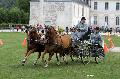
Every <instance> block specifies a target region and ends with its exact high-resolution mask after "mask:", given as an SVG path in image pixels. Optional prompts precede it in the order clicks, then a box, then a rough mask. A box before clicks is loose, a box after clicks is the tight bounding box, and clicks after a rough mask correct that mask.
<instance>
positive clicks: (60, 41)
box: [42, 27, 72, 67]
mask: <svg viewBox="0 0 120 79" xmlns="http://www.w3.org/2000/svg"><path fill="white" fill-rule="evenodd" d="M46 39H47V43H46V45H45V52H44V53H43V55H42V61H44V55H45V54H46V53H49V58H48V61H47V62H46V64H45V67H47V66H48V64H49V62H50V60H51V58H52V56H53V55H54V53H56V57H57V53H59V54H60V57H61V56H65V55H66V54H67V53H68V54H69V52H70V48H71V43H72V41H71V38H70V36H69V35H63V36H61V35H57V31H56V30H55V29H54V27H49V28H48V29H47V32H46ZM65 50H66V51H67V52H66V51H65ZM57 59H58V57H57ZM65 62H66V61H65Z"/></svg>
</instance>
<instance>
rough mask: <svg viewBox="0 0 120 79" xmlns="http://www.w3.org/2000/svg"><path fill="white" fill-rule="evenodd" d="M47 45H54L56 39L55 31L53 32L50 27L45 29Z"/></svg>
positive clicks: (53, 29) (52, 28)
mask: <svg viewBox="0 0 120 79" xmlns="http://www.w3.org/2000/svg"><path fill="white" fill-rule="evenodd" d="M45 37H46V39H47V41H48V42H47V43H49V44H54V43H55V38H56V37H57V31H56V30H55V28H54V27H52V26H50V27H47V31H46V35H45Z"/></svg>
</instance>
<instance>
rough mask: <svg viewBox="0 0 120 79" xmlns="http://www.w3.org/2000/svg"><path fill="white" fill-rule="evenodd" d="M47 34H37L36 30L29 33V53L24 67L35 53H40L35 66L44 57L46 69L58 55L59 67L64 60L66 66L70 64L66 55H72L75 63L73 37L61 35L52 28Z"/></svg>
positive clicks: (24, 60) (49, 28) (32, 29)
mask: <svg viewBox="0 0 120 79" xmlns="http://www.w3.org/2000/svg"><path fill="white" fill-rule="evenodd" d="M45 32H46V34H43V33H37V30H36V29H35V28H31V29H30V30H28V31H27V52H26V53H25V57H24V59H23V60H22V65H24V64H25V63H26V61H27V59H28V57H29V56H30V55H31V54H32V53H34V52H38V57H37V59H36V60H35V61H34V65H36V64H37V61H38V60H39V59H40V57H42V62H43V63H44V67H48V65H49V63H50V60H51V59H52V57H53V55H54V54H55V55H56V59H57V61H58V62H57V64H58V65H59V64H60V63H61V61H62V59H63V61H64V62H65V63H66V64H67V63H68V62H67V60H66V55H70V57H71V59H72V61H74V60H73V56H74V55H75V49H74V47H73V46H72V39H71V36H70V35H68V34H64V35H61V34H59V33H58V32H57V31H56V30H55V29H54V27H52V26H51V27H47V28H46V29H45ZM41 53H42V54H41ZM47 53H48V54H49V56H48V60H45V59H44V56H45V55H46V54H47ZM41 55H42V56H41ZM77 57H78V56H77Z"/></svg>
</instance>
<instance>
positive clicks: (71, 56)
mask: <svg viewBox="0 0 120 79" xmlns="http://www.w3.org/2000/svg"><path fill="white" fill-rule="evenodd" d="M70 58H71V60H72V61H74V60H73V55H72V53H70Z"/></svg>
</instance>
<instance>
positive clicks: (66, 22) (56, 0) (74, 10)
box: [29, 0, 90, 29]
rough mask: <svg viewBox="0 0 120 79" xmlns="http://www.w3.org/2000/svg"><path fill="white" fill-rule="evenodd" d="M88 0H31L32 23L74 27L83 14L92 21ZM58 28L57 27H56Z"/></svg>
mask: <svg viewBox="0 0 120 79" xmlns="http://www.w3.org/2000/svg"><path fill="white" fill-rule="evenodd" d="M89 12H90V7H89V6H88V0H31V2H30V21H29V24H30V25H37V24H41V25H43V24H46V25H52V26H59V27H61V28H63V29H65V27H73V26H74V25H76V24H77V23H78V22H79V21H80V19H81V17H82V16H85V17H86V19H87V20H86V23H87V24H89V23H90V13H89ZM56 28H57V27H56Z"/></svg>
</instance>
